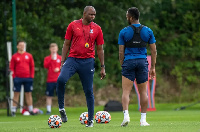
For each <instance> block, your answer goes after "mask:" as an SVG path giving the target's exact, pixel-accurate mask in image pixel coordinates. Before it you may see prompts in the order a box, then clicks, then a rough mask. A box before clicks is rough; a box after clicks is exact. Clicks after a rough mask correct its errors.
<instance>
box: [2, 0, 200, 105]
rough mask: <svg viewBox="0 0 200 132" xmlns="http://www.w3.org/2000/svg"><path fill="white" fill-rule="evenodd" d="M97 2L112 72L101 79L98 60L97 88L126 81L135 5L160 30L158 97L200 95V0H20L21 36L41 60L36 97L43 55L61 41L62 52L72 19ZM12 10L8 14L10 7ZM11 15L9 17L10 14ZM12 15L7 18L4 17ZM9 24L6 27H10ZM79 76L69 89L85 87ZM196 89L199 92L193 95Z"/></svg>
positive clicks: (42, 78) (6, 3)
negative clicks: (129, 15)
mask: <svg viewBox="0 0 200 132" xmlns="http://www.w3.org/2000/svg"><path fill="white" fill-rule="evenodd" d="M86 5H93V6H94V7H95V8H96V11H97V15H96V18H95V22H96V23H97V24H99V25H100V26H101V27H102V30H103V33H104V39H105V45H104V48H105V65H106V72H107V78H106V80H104V81H100V79H99V75H98V73H99V69H100V67H99V66H100V64H99V61H98V59H97V60H96V73H95V78H94V87H95V89H99V88H104V87H106V86H107V85H109V84H113V85H114V86H115V87H117V88H120V87H121V72H120V70H121V67H120V64H119V61H118V44H117V43H118V34H119V32H120V30H121V29H122V28H124V27H125V26H128V23H127V21H126V16H125V14H126V11H127V9H128V8H129V7H132V6H136V7H138V8H139V10H140V13H141V17H140V22H141V24H143V25H146V26H148V27H150V28H151V29H152V30H153V31H154V35H155V37H156V40H157V42H156V44H157V50H158V57H157V65H156V70H157V88H156V98H157V100H156V101H158V102H171V101H174V102H183V101H193V100H195V99H198V97H199V94H200V90H199V88H198V87H199V86H200V83H199V80H200V78H199V75H200V61H199V60H200V52H199V49H200V26H199V25H200V8H199V7H200V0H191V1H188V0H149V1H146V0H135V1H132V0H126V1H124V2H122V1H119V0H110V1H107V0H101V1H98V0H93V1H90V0H69V1H65V0H55V1H51V2H49V1H47V0H32V1H28V0H24V1H21V0H16V11H17V39H18V40H21V39H22V40H25V41H26V42H27V51H28V52H30V53H32V54H33V57H34V60H35V66H36V72H35V73H36V74H35V79H34V92H33V94H34V95H35V96H33V97H35V98H34V100H35V101H36V98H37V96H38V95H44V91H45V84H46V70H45V69H44V68H43V59H44V57H45V56H46V55H48V54H49V44H50V43H51V42H56V43H57V44H58V45H59V53H60V54H61V47H62V44H63V41H64V35H65V31H66V28H67V26H68V24H69V23H70V22H71V21H73V20H75V19H80V18H81V17H82V12H83V8H84V7H85V6H86ZM3 7H6V8H5V11H8V12H7V15H5V11H4V10H3V9H4V8H3ZM0 9H1V10H0V13H1V16H0V17H1V19H0V32H1V33H2V35H1V36H0V42H1V46H0V49H1V52H0V62H1V63H0V70H1V74H0V78H1V79H0V84H1V85H0V101H3V100H5V95H6V93H5V88H6V83H5V82H6V79H7V78H5V67H6V64H5V62H6V60H7V58H6V54H7V53H6V50H5V49H6V45H5V39H4V34H5V30H6V40H8V41H12V7H11V1H2V2H1V4H0ZM5 18H6V19H5ZM4 20H6V21H4ZM5 25H6V27H5ZM76 80H78V76H77V75H75V76H74V77H73V78H72V79H71V80H70V81H69V82H68V83H67V85H66V88H67V90H68V93H70V94H78V93H79V92H80V91H82V88H81V84H80V82H79V81H78V82H77V81H76ZM191 94H192V95H193V96H191Z"/></svg>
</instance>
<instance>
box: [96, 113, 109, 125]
mask: <svg viewBox="0 0 200 132" xmlns="http://www.w3.org/2000/svg"><path fill="white" fill-rule="evenodd" d="M95 120H96V123H105V124H106V123H109V122H110V121H111V115H110V114H109V113H108V112H107V111H99V112H97V113H96V115H95Z"/></svg>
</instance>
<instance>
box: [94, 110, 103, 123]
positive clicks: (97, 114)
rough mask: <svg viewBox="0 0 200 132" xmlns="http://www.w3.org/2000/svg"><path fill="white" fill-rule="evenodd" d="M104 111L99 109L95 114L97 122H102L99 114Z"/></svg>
mask: <svg viewBox="0 0 200 132" xmlns="http://www.w3.org/2000/svg"><path fill="white" fill-rule="evenodd" d="M102 112H104V111H98V112H97V113H96V114H95V116H94V119H95V121H96V123H98V122H100V119H99V116H100V115H101V113H102Z"/></svg>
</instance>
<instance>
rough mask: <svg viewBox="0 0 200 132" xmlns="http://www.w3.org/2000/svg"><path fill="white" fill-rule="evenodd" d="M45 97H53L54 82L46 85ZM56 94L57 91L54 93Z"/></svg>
mask: <svg viewBox="0 0 200 132" xmlns="http://www.w3.org/2000/svg"><path fill="white" fill-rule="evenodd" d="M46 85H47V86H46V91H45V93H46V95H47V96H54V91H55V90H56V82H51V83H48V82H47V84H46ZM56 93H57V91H56Z"/></svg>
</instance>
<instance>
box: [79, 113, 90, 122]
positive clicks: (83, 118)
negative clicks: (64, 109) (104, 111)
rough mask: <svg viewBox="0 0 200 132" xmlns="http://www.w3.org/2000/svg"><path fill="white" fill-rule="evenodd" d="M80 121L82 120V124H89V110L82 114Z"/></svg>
mask: <svg viewBox="0 0 200 132" xmlns="http://www.w3.org/2000/svg"><path fill="white" fill-rule="evenodd" d="M79 121H80V123H81V124H87V122H88V112H83V113H82V114H81V115H80V118H79Z"/></svg>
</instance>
